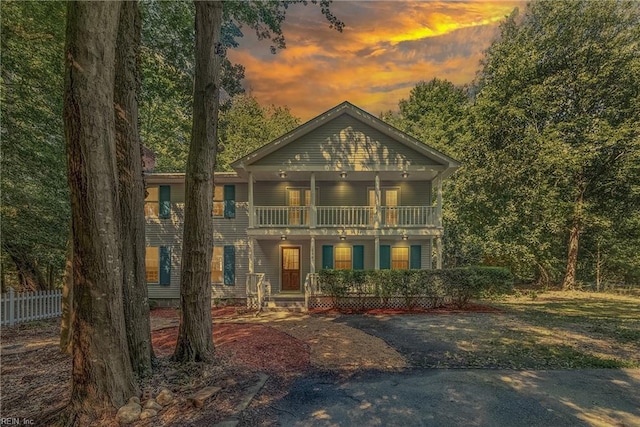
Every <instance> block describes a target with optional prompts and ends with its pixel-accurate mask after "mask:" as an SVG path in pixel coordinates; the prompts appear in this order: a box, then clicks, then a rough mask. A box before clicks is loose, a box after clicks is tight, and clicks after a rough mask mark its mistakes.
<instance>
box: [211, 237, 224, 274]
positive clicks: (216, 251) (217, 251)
mask: <svg viewBox="0 0 640 427" xmlns="http://www.w3.org/2000/svg"><path fill="white" fill-rule="evenodd" d="M223 260H224V258H223V255H222V246H214V247H213V257H212V259H211V283H222V271H223V270H222V269H223V268H224V263H223Z"/></svg>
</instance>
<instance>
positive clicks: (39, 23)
mask: <svg viewBox="0 0 640 427" xmlns="http://www.w3.org/2000/svg"><path fill="white" fill-rule="evenodd" d="M0 7H1V11H2V53H1V55H2V59H1V62H2V92H1V97H2V98H1V100H0V104H1V108H2V110H1V113H2V120H1V123H2V124H1V126H2V127H1V135H2V174H1V176H0V183H1V186H2V196H1V202H0V213H1V215H2V249H3V260H6V257H7V256H8V253H18V254H19V255H18V256H19V257H21V258H23V259H24V260H25V261H28V263H30V264H33V265H36V266H39V268H43V267H44V266H46V265H51V266H52V267H53V268H54V271H55V272H56V273H59V272H61V270H62V268H63V265H64V254H65V244H66V240H67V237H68V234H69V197H68V193H67V180H66V163H65V145H64V131H63V126H62V86H63V81H62V80H63V65H64V64H63V50H64V22H65V15H66V7H65V4H64V3H63V2H17V1H3V2H2V3H1V4H0ZM5 265H7V264H5ZM56 276H58V274H56Z"/></svg>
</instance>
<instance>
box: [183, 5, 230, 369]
mask: <svg viewBox="0 0 640 427" xmlns="http://www.w3.org/2000/svg"><path fill="white" fill-rule="evenodd" d="M195 6H196V25H195V26H196V55H195V58H196V62H195V65H196V66H195V77H194V94H193V130H192V136H191V145H190V147H189V157H188V159H187V173H186V188H185V215H184V216H185V218H184V233H183V241H182V245H183V248H182V273H181V287H180V307H181V310H180V313H181V317H180V330H179V333H178V342H177V344H176V349H175V352H174V355H173V356H174V359H175V360H178V361H205V360H209V359H210V358H211V356H212V354H213V337H212V335H211V334H212V325H211V283H210V276H211V252H212V247H213V217H212V215H211V212H212V208H213V170H214V168H215V160H216V147H217V128H218V102H219V99H218V98H219V93H220V67H221V63H222V56H221V52H219V51H218V50H219V49H220V46H221V44H220V30H221V27H222V2H217V1H213V2H204V1H203V2H195Z"/></svg>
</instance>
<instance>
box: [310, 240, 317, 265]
mask: <svg viewBox="0 0 640 427" xmlns="http://www.w3.org/2000/svg"><path fill="white" fill-rule="evenodd" d="M309 245H310V246H309V254H310V255H309V257H310V258H311V259H310V260H309V261H310V262H309V273H311V274H313V273H315V272H316V238H315V237H311V243H310V244H309Z"/></svg>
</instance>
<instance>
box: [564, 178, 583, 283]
mask: <svg viewBox="0 0 640 427" xmlns="http://www.w3.org/2000/svg"><path fill="white" fill-rule="evenodd" d="M583 207H584V184H583V183H582V182H581V183H580V184H579V186H578V197H577V198H576V202H575V205H574V210H573V219H572V222H571V229H570V230H569V243H568V254H567V269H566V271H565V275H564V280H563V281H562V289H564V290H567V289H573V288H574V287H575V286H576V273H577V270H578V244H579V242H580V233H581V232H582V209H583Z"/></svg>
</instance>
